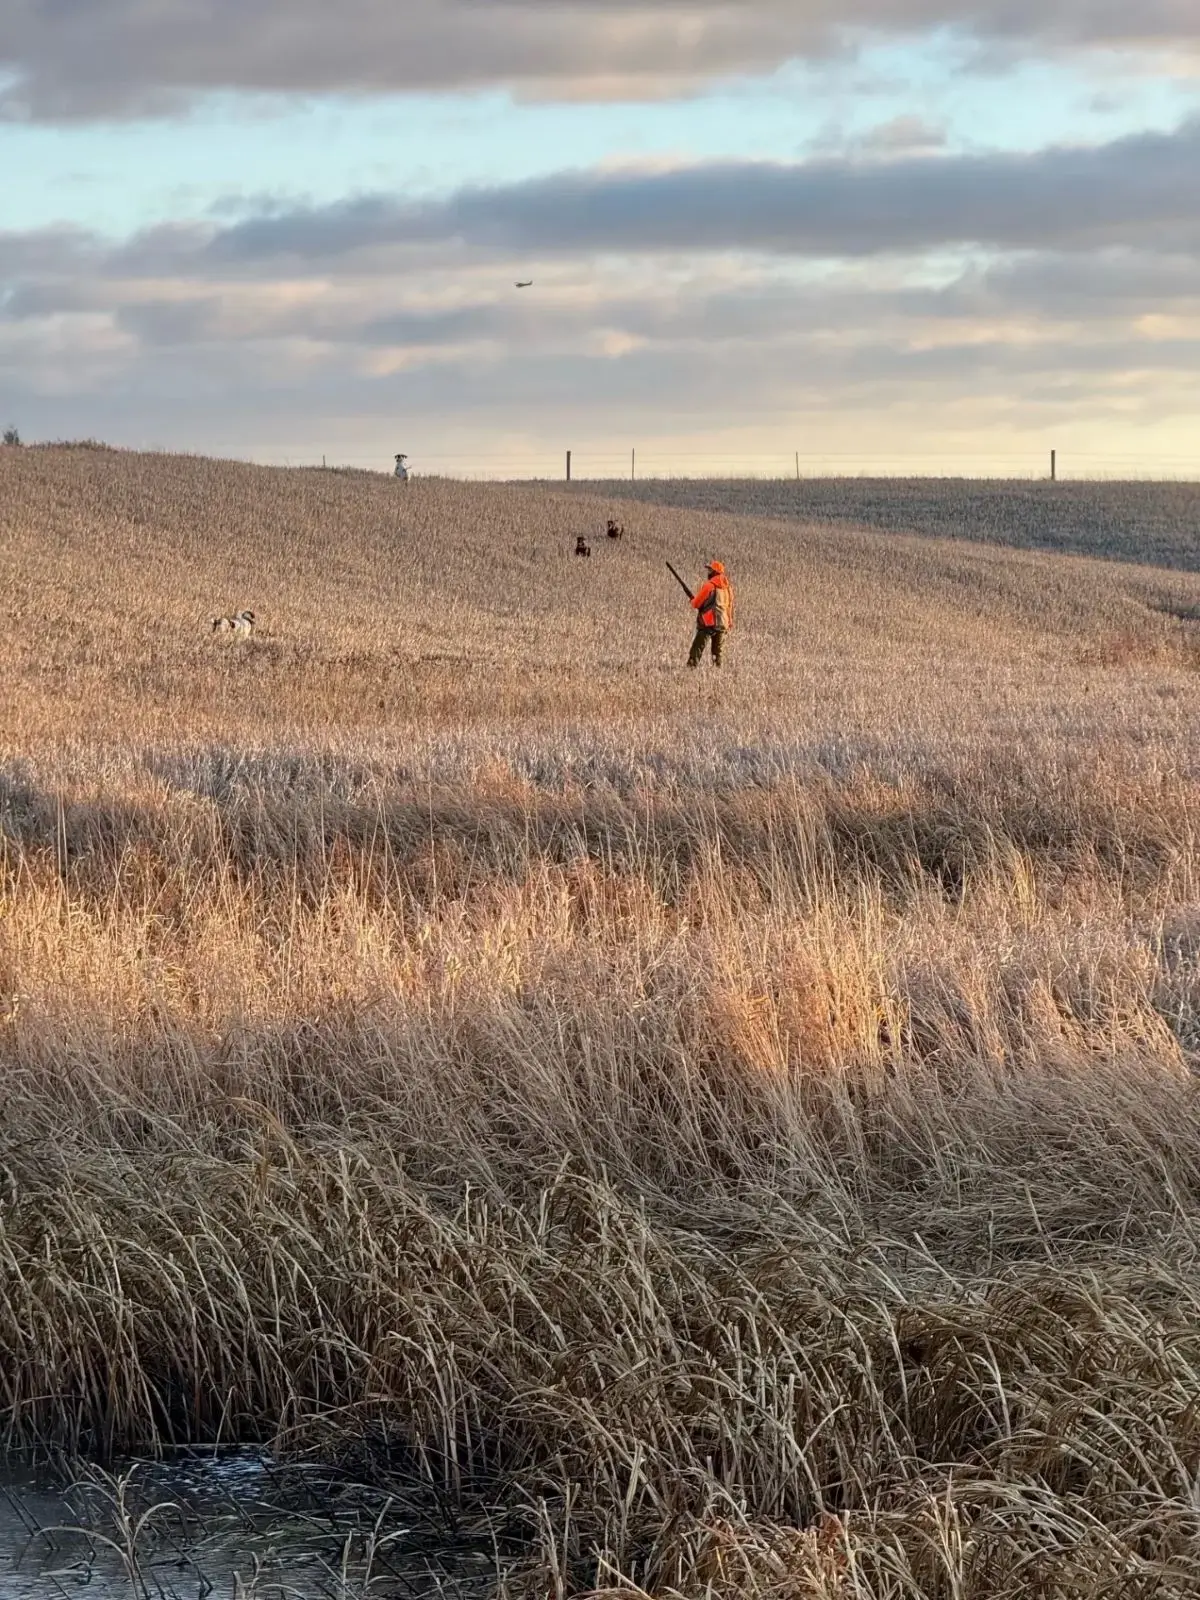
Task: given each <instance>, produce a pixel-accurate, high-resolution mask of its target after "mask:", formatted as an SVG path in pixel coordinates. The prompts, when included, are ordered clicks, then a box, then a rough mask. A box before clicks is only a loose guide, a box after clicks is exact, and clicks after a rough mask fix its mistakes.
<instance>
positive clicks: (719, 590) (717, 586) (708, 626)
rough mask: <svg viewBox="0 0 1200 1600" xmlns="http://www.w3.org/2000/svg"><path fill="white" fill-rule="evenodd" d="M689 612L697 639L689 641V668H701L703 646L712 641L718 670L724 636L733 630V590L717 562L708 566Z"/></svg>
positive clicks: (723, 569)
mask: <svg viewBox="0 0 1200 1600" xmlns="http://www.w3.org/2000/svg"><path fill="white" fill-rule="evenodd" d="M692 610H693V611H695V612H696V637H695V638H694V639H693V640H692V648H691V651H690V653H689V655H688V666H689V667H698V666H699V665H700V661H701V658H702V657H703V655H704V646H705V645H706V644H707V643H708V641H709V640H710V639H711V640H712V658H713V666H714V667H719V666H720V665H721V653H722V651H723V650H724V648H725V635H726V634H727V633H728V632H729V630H730V628H732V627H733V590H732V588H731V587H730V584H729V579H728V578H727V577H726V576H725V568H724V567H723V566H722V565H721V563H720V562H719V561H710V562H709V563H708V569H707V572H706V574H705V581H704V583H703V584H702V585H701V587H700V588H699V589H698V590H697V591H696V593H695V594H694V595H693V596H692Z"/></svg>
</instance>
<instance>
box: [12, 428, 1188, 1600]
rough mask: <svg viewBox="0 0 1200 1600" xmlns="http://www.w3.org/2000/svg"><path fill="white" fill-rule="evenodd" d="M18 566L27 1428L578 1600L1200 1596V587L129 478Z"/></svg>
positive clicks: (733, 522)
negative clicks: (229, 1464)
mask: <svg viewBox="0 0 1200 1600" xmlns="http://www.w3.org/2000/svg"><path fill="white" fill-rule="evenodd" d="M1097 492H1099V491H1097ZM1114 492H1115V491H1114ZM613 509H617V510H618V512H619V514H620V515H621V516H622V519H623V520H624V521H625V523H626V526H627V530H628V531H627V535H626V538H625V540H623V541H622V542H621V543H620V544H619V545H608V544H607V543H606V542H605V541H604V540H603V538H601V537H598V535H599V533H600V530H601V529H602V527H603V522H604V518H605V516H606V515H607V514H608V513H609V512H610V511H611V510H613ZM577 532H585V533H589V534H591V535H593V536H594V537H593V557H592V559H591V560H590V561H588V562H583V561H576V560H574V559H573V558H572V557H571V555H570V550H571V547H572V545H573V544H574V537H575V534H576V533H577ZM1178 538H1179V540H1180V541H1185V538H1186V535H1185V532H1184V531H1183V530H1182V529H1181V530H1180V531H1179V534H1178ZM0 553H2V555H3V559H4V563H5V589H6V602H5V604H6V610H7V614H8V625H7V627H6V629H5V630H4V633H3V635H2V637H0V673H2V675H3V680H2V681H3V685H4V689H3V697H2V699H0V1010H2V1014H3V1020H2V1021H0V1084H2V1088H3V1096H4V1115H3V1120H2V1122H0V1355H2V1358H0V1407H2V1411H3V1421H4V1427H5V1431H6V1434H7V1438H8V1440H9V1442H10V1443H11V1444H12V1445H14V1446H20V1447H30V1446H41V1447H43V1448H44V1447H49V1446H51V1445H54V1446H58V1447H61V1448H63V1449H65V1450H67V1451H69V1452H83V1453H86V1454H89V1455H93V1456H96V1455H98V1456H101V1457H104V1456H106V1455H109V1454H112V1453H119V1452H121V1451H126V1450H143V1451H144V1450H147V1449H153V1448H154V1447H155V1446H156V1445H163V1444H167V1443H172V1442H183V1441H189V1442H197V1441H206V1442H211V1441H214V1440H223V1441H232V1440H238V1441H247V1440H254V1439H260V1440H261V1439H266V1440H269V1441H271V1442H272V1443H273V1445H274V1447H275V1448H276V1450H277V1451H279V1452H280V1453H282V1454H285V1455H287V1454H291V1455H304V1454H306V1453H308V1454H312V1455H315V1456H319V1457H320V1458H322V1459H324V1460H327V1461H328V1460H335V1461H340V1462H343V1463H345V1464H346V1465H347V1466H348V1467H352V1468H353V1470H354V1471H355V1472H356V1473H359V1474H362V1475H368V1476H371V1477H372V1478H374V1479H375V1480H377V1481H381V1482H383V1483H385V1484H387V1485H389V1486H392V1487H393V1488H394V1489H395V1491H396V1494H397V1507H398V1508H400V1507H403V1508H404V1514H405V1515H409V1516H411V1515H412V1514H413V1509H412V1508H413V1506H414V1505H415V1504H416V1503H417V1501H418V1500H419V1499H420V1496H421V1495H423V1494H424V1495H428V1496H429V1497H430V1499H431V1503H433V1504H436V1506H438V1507H439V1508H441V1509H442V1510H443V1511H445V1510H446V1509H447V1508H449V1510H450V1512H451V1513H452V1515H453V1518H455V1519H457V1523H456V1525H458V1526H467V1527H470V1528H479V1527H481V1526H484V1525H487V1526H489V1527H493V1528H496V1529H498V1530H502V1532H503V1550H504V1551H505V1552H507V1553H506V1554H505V1556H504V1560H503V1561H502V1563H501V1565H502V1566H503V1567H504V1569H505V1572H506V1579H505V1581H506V1582H507V1583H508V1585H509V1586H510V1587H511V1588H513V1589H521V1590H528V1592H529V1593H530V1594H531V1595H532V1594H537V1595H539V1596H543V1595H545V1594H547V1593H550V1594H554V1595H556V1596H558V1597H560V1600H561V1597H564V1596H567V1595H576V1594H581V1593H584V1592H588V1591H592V1590H596V1589H614V1590H616V1589H620V1590H623V1591H624V1592H626V1593H628V1594H630V1595H632V1594H634V1593H638V1592H640V1593H643V1594H646V1593H648V1594H650V1595H653V1596H655V1597H667V1596H676V1595H684V1596H688V1597H692V1596H696V1597H699V1596H701V1595H703V1596H706V1597H709V1596H711V1597H715V1600H721V1597H725V1596H728V1597H729V1600H735V1597H736V1600H742V1597H744V1596H748V1595H751V1594H753V1595H763V1596H766V1595H778V1596H784V1595H786V1596H788V1597H789V1600H803V1597H821V1600H842V1597H849V1596H870V1597H877V1596H878V1597H889V1600H890V1597H901V1596H905V1597H916V1596H932V1597H938V1600H943V1597H945V1600H951V1597H953V1600H959V1597H967V1596H969V1597H972V1600H974V1597H980V1600H983V1597H987V1600H992V1597H999V1596H1012V1597H1016V1596H1056V1597H1062V1600H1067V1597H1071V1600H1075V1597H1079V1596H1088V1597H1098V1596H1112V1597H1114V1600H1115V1597H1117V1596H1122V1597H1124V1596H1146V1597H1149V1596H1156V1597H1157V1596H1160V1595H1161V1596H1168V1595H1177V1596H1185V1595H1195V1594H1196V1593H1198V1592H1200V1585H1198V1583H1197V1578H1196V1573H1197V1571H1198V1570H1200V1502H1198V1499H1197V1490H1196V1484H1197V1482H1198V1481H1200V1404H1198V1396H1200V1268H1198V1267H1197V1261H1198V1259H1200V1256H1198V1254H1197V1250H1198V1246H1200V1104H1198V1102H1197V1094H1196V1088H1195V1081H1196V1080H1195V1076H1194V1067H1195V1065H1196V1062H1197V1060H1198V1059H1200V1010H1198V1009H1197V1008H1198V1003H1200V870H1198V869H1200V850H1198V846H1197V839H1196V821H1197V811H1196V795H1197V786H1196V759H1195V754H1194V752H1195V749H1196V734H1197V729H1198V725H1200V715H1198V713H1200V695H1198V692H1197V690H1198V687H1200V678H1198V676H1197V673H1198V668H1200V639H1198V637H1197V628H1198V624H1197V623H1196V622H1195V621H1194V620H1193V619H1194V618H1196V617H1200V576H1195V575H1193V574H1192V573H1190V572H1188V571H1184V570H1166V569H1163V568H1158V567H1153V566H1148V565H1138V564H1136V561H1135V560H1127V561H1124V562H1115V561H1111V560H1109V561H1096V560H1089V559H1084V558H1080V557H1075V556H1063V555H1046V554H1040V553H1030V552H1027V551H1020V550H1013V549H1009V548H1005V547H1002V546H1001V545H1000V544H997V543H988V542H972V541H971V540H968V539H961V540H955V541H950V540H945V541H938V540H933V539H921V538H917V537H914V536H911V535H908V534H904V533H896V532H881V531H879V530H878V529H874V530H871V529H861V530H860V529H857V528H853V527H849V526H846V525H844V520H843V523H841V524H839V525H837V526H828V525H826V526H821V525H819V524H814V525H808V524H805V523H803V522H802V521H796V520H795V519H793V520H791V521H787V520H785V519H783V518H780V517H777V516H770V515H765V516H759V517H754V516H749V517H745V516H737V515H734V514H732V513H731V512H729V511H726V510H720V509H710V510H689V509H687V508H682V507H671V506H654V505H649V504H644V503H643V504H631V503H624V504H621V505H618V503H617V502H616V501H615V499H614V498H612V497H606V496H601V495H598V494H591V495H589V494H587V493H586V492H583V491H580V490H579V489H575V490H573V491H572V492H571V493H570V494H565V493H558V492H553V491H551V490H549V489H545V488H541V489H538V488H532V487H516V486H514V487H505V486H487V487H485V486H478V485H463V484H454V483H448V482H439V481H434V480H428V481H422V480H416V481H414V482H413V483H411V484H410V485H409V486H408V487H407V489H401V488H399V487H398V486H397V485H395V484H393V483H392V482H390V481H389V480H386V479H382V478H377V477H373V476H369V475H365V474H340V473H332V472H304V471H276V470H268V469H257V468H251V467H245V466H238V465H234V464H230V463H215V462H209V461H205V460H200V459H191V458H169V457H154V456H136V455H125V454H121V453H117V452H108V451H101V450H90V449H88V450H84V449H36V450H34V449H28V448H26V449H21V450H16V449H10V450H4V451H0ZM1107 553H1111V552H1107ZM1133 553H1134V555H1136V552H1133ZM712 555H719V556H720V557H721V558H722V559H723V560H724V561H725V562H726V563H727V565H728V567H729V569H730V572H731V575H732V577H733V581H734V583H735V585H736V587H737V593H738V607H739V622H738V629H737V631H736V633H735V636H734V638H733V641H732V644H731V648H730V664H729V666H728V667H727V668H726V669H725V671H724V672H723V673H722V674H721V675H720V676H719V677H718V675H717V674H715V673H714V672H713V671H712V670H711V669H710V668H707V667H706V669H705V670H704V671H702V672H701V673H697V674H687V673H686V672H685V671H684V670H683V669H682V657H683V655H684V654H685V652H686V648H687V643H688V639H689V633H690V623H689V618H688V613H687V608H686V605H685V604H684V602H683V598H682V596H681V595H680V594H679V592H678V590H677V589H676V588H675V586H674V584H673V582H672V580H671V579H670V577H669V575H668V574H667V573H666V571H665V567H664V565H663V562H664V560H665V559H670V560H672V561H674V562H675V564H676V565H678V566H680V567H681V570H684V571H685V572H686V573H688V574H690V575H691V576H693V577H697V576H698V575H699V571H700V568H701V566H702V563H703V560H704V558H705V557H708V556H712ZM241 606H251V607H252V608H253V609H254V610H255V611H256V613H257V614H258V618H259V629H258V631H257V633H256V636H255V637H254V639H252V640H251V641H249V642H248V643H239V642H232V641H228V640H222V639H220V638H214V637H213V636H212V635H211V634H210V632H209V631H208V619H209V618H210V617H211V616H212V615H213V614H214V613H217V612H222V611H227V610H233V609H237V608H239V607H241ZM397 1515H400V1510H399V1509H398V1510H397ZM347 1592H349V1591H347ZM364 1592H365V1591H364ZM371 1592H372V1593H375V1594H381V1593H386V1592H388V1591H387V1590H386V1589H385V1588H382V1587H376V1588H374V1589H373V1590H372V1591H371Z"/></svg>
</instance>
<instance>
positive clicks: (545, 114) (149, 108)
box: [0, 0, 1200, 477]
mask: <svg viewBox="0 0 1200 1600" xmlns="http://www.w3.org/2000/svg"><path fill="white" fill-rule="evenodd" d="M525 279H532V280H533V284H532V287H530V288H527V289H518V288H516V287H515V285H516V283H517V282H518V281H519V280H525ZM1198 424H1200V5H1197V4H1196V0H1139V3H1138V4H1137V5H1136V6H1133V5H1131V4H1129V3H1128V0H339V4H338V5H337V6H336V7H333V6H330V5H328V4H327V0H0V425H12V426H16V427H18V428H19V429H20V432H21V435H22V437H23V438H25V439H27V440H35V439H55V438H83V437H91V438H100V439H104V440H106V441H108V442H110V443H114V444H120V445H127V446H132V447H138V448H141V447H150V448H167V449H181V450H190V451H197V452H203V453H206V454H216V455H226V456H237V457H243V458H247V459H254V460H260V461H274V462H289V463H295V464H299V463H305V462H318V461H320V460H322V459H324V460H326V461H328V463H329V464H330V465H333V464H346V465H354V466H361V467H374V468H377V469H378V470H381V471H386V470H388V469H389V467H390V464H391V460H392V457H393V455H394V453H395V452H396V451H400V450H403V451H405V452H406V453H407V454H408V456H409V458H410V461H411V464H412V467H413V468H414V470H415V471H417V472H418V473H421V472H426V473H434V472H447V473H453V474H460V475H467V476H479V477H509V476H522V477H523V476H533V475H537V476H547V477H553V476H561V474H562V472H563V470H564V453H565V451H566V450H568V449H570V450H572V452H573V465H574V470H575V475H576V476H577V477H605V476H624V475H626V474H628V473H629V472H630V470H631V467H632V460H631V452H632V451H634V450H636V452H637V457H636V460H637V467H636V470H637V471H638V473H639V475H641V476H649V475H652V474H656V473H661V474H664V475H666V474H688V475H703V474H713V473H720V474H725V473H751V474H762V475H770V476H778V475H780V474H784V473H786V474H788V475H790V474H791V473H792V472H794V471H795V470H797V469H798V470H799V471H800V472H801V474H807V473H814V474H815V473H821V472H845V473H860V472H911V473H934V474H943V473H947V474H959V473H982V474H987V475H990V476H1033V475H1039V474H1043V473H1044V472H1045V471H1046V469H1047V466H1048V459H1049V452H1050V450H1051V449H1052V448H1054V449H1056V450H1057V452H1058V458H1059V466H1060V472H1061V473H1062V474H1063V475H1072V474H1073V475H1079V476H1131V477H1134V476H1136V477H1141V476H1171V477H1175V476H1179V477H1182V476H1200V426H1198Z"/></svg>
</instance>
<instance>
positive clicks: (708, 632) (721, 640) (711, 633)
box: [688, 622, 725, 667]
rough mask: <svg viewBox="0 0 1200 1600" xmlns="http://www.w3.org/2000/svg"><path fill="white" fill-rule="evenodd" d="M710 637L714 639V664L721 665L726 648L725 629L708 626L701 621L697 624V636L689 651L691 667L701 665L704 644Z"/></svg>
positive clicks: (689, 664) (715, 665)
mask: <svg viewBox="0 0 1200 1600" xmlns="http://www.w3.org/2000/svg"><path fill="white" fill-rule="evenodd" d="M710 639H711V640H712V658H713V666H714V667H719V666H720V665H721V652H722V651H723V650H724V648H725V629H724V628H706V627H705V626H704V624H703V623H702V622H701V623H698V624H697V626H696V637H695V638H694V639H693V640H692V648H691V650H690V651H689V653H688V666H689V667H698V666H699V665H700V661H701V658H702V657H703V655H704V646H705V645H706V644H707V643H708V641H709V640H710Z"/></svg>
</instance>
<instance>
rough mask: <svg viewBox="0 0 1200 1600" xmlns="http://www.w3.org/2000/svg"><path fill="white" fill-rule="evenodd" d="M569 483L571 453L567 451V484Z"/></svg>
mask: <svg viewBox="0 0 1200 1600" xmlns="http://www.w3.org/2000/svg"><path fill="white" fill-rule="evenodd" d="M570 481H571V452H570V451H569V450H568V451H567V482H568V483H570Z"/></svg>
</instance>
